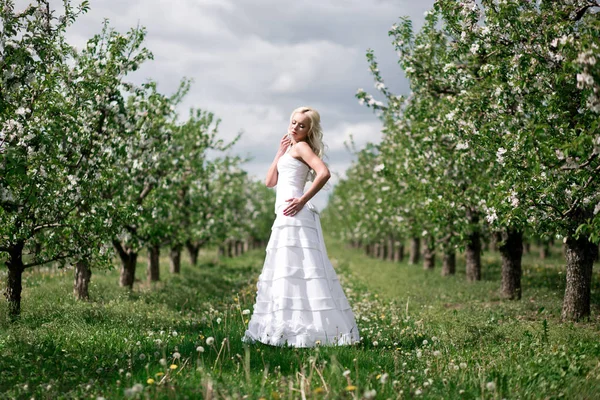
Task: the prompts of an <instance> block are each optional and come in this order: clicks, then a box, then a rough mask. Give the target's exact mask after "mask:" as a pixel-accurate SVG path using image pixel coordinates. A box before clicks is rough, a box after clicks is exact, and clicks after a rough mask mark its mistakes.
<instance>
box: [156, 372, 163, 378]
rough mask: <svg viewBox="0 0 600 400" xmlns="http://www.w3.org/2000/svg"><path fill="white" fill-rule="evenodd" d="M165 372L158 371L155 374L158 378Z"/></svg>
mask: <svg viewBox="0 0 600 400" xmlns="http://www.w3.org/2000/svg"><path fill="white" fill-rule="evenodd" d="M164 374H165V373H164V372H157V373H155V374H154V376H156V377H157V378H160V377H161V376H163V375H164Z"/></svg>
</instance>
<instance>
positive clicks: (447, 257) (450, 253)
mask: <svg viewBox="0 0 600 400" xmlns="http://www.w3.org/2000/svg"><path fill="white" fill-rule="evenodd" d="M455 273H456V252H455V251H454V249H447V250H446V251H444V257H443V261H442V276H448V275H454V274H455Z"/></svg>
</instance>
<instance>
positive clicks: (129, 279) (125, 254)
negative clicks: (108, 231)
mask: <svg viewBox="0 0 600 400" xmlns="http://www.w3.org/2000/svg"><path fill="white" fill-rule="evenodd" d="M113 246H114V247H115V249H116V250H117V254H119V258H120V259H121V276H120V277H119V286H122V287H128V288H129V289H133V282H134V281H135V268H136V266H137V256H138V253H137V252H135V251H133V249H130V248H128V249H125V248H124V247H123V246H122V245H121V242H119V241H118V240H113Z"/></svg>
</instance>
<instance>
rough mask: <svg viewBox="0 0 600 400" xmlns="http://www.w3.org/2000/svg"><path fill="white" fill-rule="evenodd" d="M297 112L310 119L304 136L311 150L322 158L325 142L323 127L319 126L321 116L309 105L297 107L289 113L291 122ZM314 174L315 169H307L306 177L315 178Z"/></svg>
mask: <svg viewBox="0 0 600 400" xmlns="http://www.w3.org/2000/svg"><path fill="white" fill-rule="evenodd" d="M297 113H300V114H305V115H306V116H307V117H308V119H309V120H310V130H309V131H308V135H307V136H306V142H307V143H308V145H309V146H310V148H311V149H312V151H314V152H315V154H316V155H317V157H319V158H320V159H321V160H322V159H323V157H324V156H325V144H324V143H323V129H322V128H321V116H320V115H319V112H318V111H317V110H315V109H314V108H310V107H298V108H296V109H295V110H294V111H292V115H290V122H292V119H294V115H295V114H297ZM315 176H316V173H315V171H313V170H312V169H311V170H310V171H309V176H308V179H309V180H310V181H312V180H314V179H315Z"/></svg>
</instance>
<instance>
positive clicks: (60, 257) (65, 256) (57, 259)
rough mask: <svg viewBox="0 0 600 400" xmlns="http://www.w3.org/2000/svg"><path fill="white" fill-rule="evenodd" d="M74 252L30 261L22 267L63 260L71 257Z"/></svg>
mask: <svg viewBox="0 0 600 400" xmlns="http://www.w3.org/2000/svg"><path fill="white" fill-rule="evenodd" d="M75 254H76V253H74V252H73V253H67V254H64V255H61V256H56V257H53V258H51V259H49V260H42V261H35V262H32V263H31V264H24V265H23V269H25V268H30V267H35V266H37V265H42V264H47V263H50V262H53V261H59V260H64V259H66V258H69V257H73V256H74V255H75Z"/></svg>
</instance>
